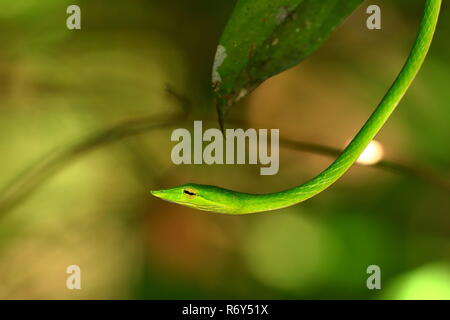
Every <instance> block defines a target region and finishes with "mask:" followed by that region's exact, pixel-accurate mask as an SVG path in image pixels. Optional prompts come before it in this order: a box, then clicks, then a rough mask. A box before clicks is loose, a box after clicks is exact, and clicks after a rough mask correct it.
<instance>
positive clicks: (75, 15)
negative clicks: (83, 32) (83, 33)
mask: <svg viewBox="0 0 450 320" xmlns="http://www.w3.org/2000/svg"><path fill="white" fill-rule="evenodd" d="M66 13H67V14H70V16H69V17H67V20H66V26H67V29H69V30H80V29H81V9H80V7H79V6H77V5H75V4H72V5H70V6H68V7H67V10H66Z"/></svg>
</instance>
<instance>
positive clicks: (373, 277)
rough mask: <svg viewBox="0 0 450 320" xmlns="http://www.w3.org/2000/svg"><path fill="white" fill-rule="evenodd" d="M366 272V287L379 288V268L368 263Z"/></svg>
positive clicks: (370, 288)
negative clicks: (367, 275)
mask: <svg viewBox="0 0 450 320" xmlns="http://www.w3.org/2000/svg"><path fill="white" fill-rule="evenodd" d="M366 272H367V274H370V276H369V277H368V278H367V281H366V285H367V289H369V290H373V289H378V290H380V289H381V269H380V267H379V266H377V265H376V264H373V265H370V266H368V267H367V270H366Z"/></svg>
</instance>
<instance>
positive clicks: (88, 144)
mask: <svg viewBox="0 0 450 320" xmlns="http://www.w3.org/2000/svg"><path fill="white" fill-rule="evenodd" d="M187 119H188V117H187V115H186V113H184V112H183V113H181V114H180V115H179V116H173V117H167V118H161V117H145V118H140V119H135V120H130V121H125V122H122V123H119V124H118V125H115V126H113V127H110V128H106V129H104V130H102V131H100V132H98V133H96V134H93V135H91V136H88V137H87V138H85V139H84V140H82V141H80V142H79V143H77V144H75V145H73V146H71V147H68V148H67V149H64V150H63V151H62V152H58V151H57V150H56V151H53V152H51V153H49V154H48V155H47V156H45V157H43V158H42V159H41V160H40V161H38V162H37V163H35V164H33V165H32V166H30V167H29V168H28V169H27V170H25V171H24V172H23V173H22V174H21V175H19V176H17V177H16V178H15V179H14V180H13V181H12V182H11V183H10V184H9V185H8V186H6V187H5V188H4V190H3V191H2V192H0V216H2V215H4V214H6V213H7V212H8V211H10V210H12V209H13V208H15V207H16V206H17V205H18V204H19V203H20V202H21V201H24V200H25V199H26V198H27V197H28V196H30V195H31V194H32V193H33V192H35V191H36V190H37V189H38V188H39V187H40V186H42V185H43V184H44V183H45V182H46V181H47V180H48V179H49V178H50V177H52V176H53V175H55V174H56V173H57V172H58V171H60V170H62V169H63V168H64V167H65V166H66V165H68V164H69V163H71V162H72V161H75V160H76V159H77V158H79V157H81V156H82V155H84V154H86V153H88V152H90V151H93V150H95V149H97V148H100V147H103V146H106V145H108V144H110V143H114V142H117V141H120V140H122V139H124V138H128V137H132V136H136V135H139V134H143V133H146V132H148V131H151V130H154V129H162V128H168V127H174V126H179V125H182V124H183V123H185V122H186V120H187ZM233 123H235V124H237V123H239V122H238V121H235V122H233ZM240 124H241V125H242V124H243V123H242V122H240ZM280 143H281V145H282V146H285V147H288V148H291V149H295V150H299V151H304V152H310V153H314V154H321V155H325V156H330V157H336V156H337V155H339V154H340V153H341V152H342V150H340V149H336V148H331V147H327V146H323V145H319V144H314V143H308V142H302V141H294V140H291V139H287V138H280ZM373 167H374V168H378V169H382V170H389V171H393V172H396V173H401V174H407V175H409V176H413V177H416V178H420V179H422V180H423V181H426V182H428V183H431V184H434V185H436V186H439V187H441V188H443V189H445V190H446V191H449V190H450V187H449V183H448V181H445V180H444V179H441V178H439V177H438V176H437V175H434V174H432V173H431V172H428V171H426V170H424V169H418V168H414V167H408V166H405V165H402V164H398V163H394V162H390V161H381V162H379V163H378V164H375V165H374V166H373Z"/></svg>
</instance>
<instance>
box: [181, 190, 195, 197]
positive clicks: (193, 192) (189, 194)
mask: <svg viewBox="0 0 450 320" xmlns="http://www.w3.org/2000/svg"><path fill="white" fill-rule="evenodd" d="M183 193H184V194H185V195H186V196H188V197H189V198H193V197H195V196H196V195H197V193H196V192H195V191H194V190H192V189H184V190H183Z"/></svg>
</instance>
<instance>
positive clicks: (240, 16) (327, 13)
mask: <svg viewBox="0 0 450 320" xmlns="http://www.w3.org/2000/svg"><path fill="white" fill-rule="evenodd" d="M362 2H363V0H238V2H237V4H236V7H235V9H234V11H233V14H232V16H231V18H230V19H229V21H228V24H227V26H226V28H225V30H224V32H223V34H222V38H221V40H220V43H219V46H218V48H217V52H216V57H215V61H214V66H213V74H212V84H213V89H214V91H215V95H216V100H217V108H218V112H219V119H220V122H221V125H222V122H223V117H224V116H225V114H226V112H227V111H228V108H229V107H230V106H231V105H233V104H234V103H235V102H237V101H238V100H240V99H241V98H243V97H245V96H246V95H247V94H248V93H250V92H251V91H252V90H253V89H255V88H256V87H257V86H258V85H259V84H261V83H262V82H263V81H264V80H266V79H267V78H269V77H271V76H273V75H275V74H277V73H280V72H282V71H284V70H286V69H288V68H290V67H292V66H294V65H296V64H298V63H299V62H300V61H302V60H303V59H305V58H306V57H307V56H309V55H310V54H311V53H313V52H314V51H315V50H316V49H317V48H318V47H320V45H321V44H322V43H323V42H324V41H325V40H326V39H327V38H328V36H329V35H330V34H331V33H332V31H333V30H334V29H335V28H336V27H337V26H339V25H340V24H341V23H342V22H343V21H344V19H345V18H346V17H347V16H348V15H349V14H350V13H352V12H353V11H354V10H355V9H356V8H357V7H358V5H359V4H360V3H362Z"/></svg>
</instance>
